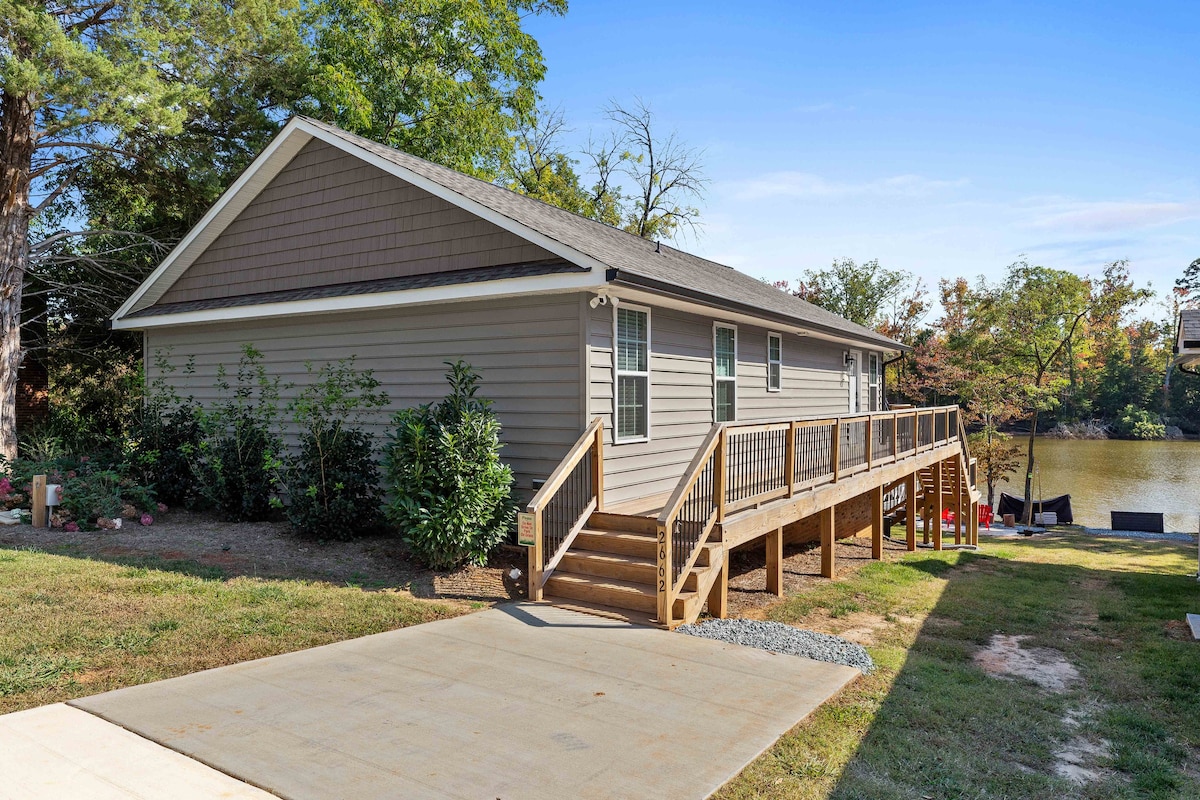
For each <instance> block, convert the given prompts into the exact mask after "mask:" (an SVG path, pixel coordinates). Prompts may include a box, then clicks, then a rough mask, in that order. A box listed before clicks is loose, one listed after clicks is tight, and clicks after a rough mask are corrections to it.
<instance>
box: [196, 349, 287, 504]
mask: <svg viewBox="0 0 1200 800" xmlns="http://www.w3.org/2000/svg"><path fill="white" fill-rule="evenodd" d="M215 387H216V389H217V393H218V396H219V397H221V398H223V399H222V400H220V401H219V402H218V403H217V404H216V405H215V406H214V407H213V408H212V409H207V410H203V411H201V412H199V414H198V417H199V425H200V428H201V431H202V432H203V436H202V438H201V440H200V442H199V444H198V445H197V446H195V447H192V448H188V450H187V453H188V456H189V459H190V462H191V468H192V472H193V476H194V478H195V486H196V489H197V492H198V493H199V494H200V496H201V497H202V498H203V499H204V501H205V502H206V503H207V505H209V506H210V507H212V508H214V509H215V510H216V511H217V512H218V513H219V514H221V515H222V516H224V517H225V518H226V519H229V520H231V521H233V522H258V521H261V520H265V519H269V518H270V517H271V516H272V515H273V514H274V509H275V507H276V505H277V502H276V500H275V490H276V487H277V483H278V480H277V476H278V472H279V469H280V467H281V466H282V461H281V459H280V456H281V453H282V452H283V442H282V440H281V439H280V436H279V433H278V422H279V390H280V380H279V378H278V377H274V378H272V377H269V376H268V375H267V371H266V368H265V367H264V366H263V363H262V353H261V352H259V351H258V350H256V349H255V348H254V346H253V345H245V346H244V347H243V348H242V357H241V359H240V360H239V361H238V368H237V374H236V376H234V378H233V380H232V382H231V381H230V378H229V375H228V374H227V372H226V370H225V366H224V365H221V366H220V367H218V368H217V381H216V384H215Z"/></svg>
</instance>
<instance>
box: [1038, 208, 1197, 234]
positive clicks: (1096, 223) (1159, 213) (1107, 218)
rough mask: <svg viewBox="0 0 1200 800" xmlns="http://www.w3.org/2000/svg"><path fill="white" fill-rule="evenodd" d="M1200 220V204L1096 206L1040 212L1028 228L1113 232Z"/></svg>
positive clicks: (1042, 210)
mask: <svg viewBox="0 0 1200 800" xmlns="http://www.w3.org/2000/svg"><path fill="white" fill-rule="evenodd" d="M1198 218H1200V203H1196V202H1189V203H1178V202H1173V203H1164V202H1093V203H1073V204H1068V205H1066V206H1065V207H1064V206H1062V205H1056V206H1050V207H1047V208H1042V209H1038V210H1037V213H1036V216H1035V217H1034V218H1033V219H1032V220H1031V221H1030V223H1029V227H1031V228H1037V229H1043V230H1063V231H1090V232H1103V233H1107V232H1112V231H1123V230H1134V229H1138V228H1153V227H1158V226H1160V225H1171V224H1173V223H1176V222H1183V221H1185V220H1192V219H1198Z"/></svg>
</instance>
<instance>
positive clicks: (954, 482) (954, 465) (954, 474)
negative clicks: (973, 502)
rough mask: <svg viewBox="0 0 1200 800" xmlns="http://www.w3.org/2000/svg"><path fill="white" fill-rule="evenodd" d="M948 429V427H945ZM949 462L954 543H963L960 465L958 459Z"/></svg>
mask: <svg viewBox="0 0 1200 800" xmlns="http://www.w3.org/2000/svg"><path fill="white" fill-rule="evenodd" d="M947 430H949V428H947ZM947 461H948V463H949V464H950V481H951V486H952V487H953V490H954V494H953V497H952V498H951V502H950V508H951V511H952V512H953V513H954V543H955V544H962V543H963V541H962V540H963V505H962V467H961V465H960V464H959V459H957V458H954V459H948V460H947Z"/></svg>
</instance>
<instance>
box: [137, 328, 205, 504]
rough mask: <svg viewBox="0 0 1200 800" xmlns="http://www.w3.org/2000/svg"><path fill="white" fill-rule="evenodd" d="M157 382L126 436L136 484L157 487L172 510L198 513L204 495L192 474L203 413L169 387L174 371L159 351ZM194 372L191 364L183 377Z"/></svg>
mask: <svg viewBox="0 0 1200 800" xmlns="http://www.w3.org/2000/svg"><path fill="white" fill-rule="evenodd" d="M154 358H155V363H156V365H157V367H158V369H157V373H158V377H156V378H155V379H154V380H153V381H152V382H150V383H149V384H148V385H147V387H146V393H145V394H146V396H145V400H144V402H143V404H142V408H141V410H140V413H139V414H138V415H137V418H136V419H135V421H134V423H133V424H132V425H131V429H130V431H129V435H128V445H127V453H128V460H129V462H130V465H131V467H132V469H133V471H134V473H135V475H136V477H137V479H138V480H139V481H140V482H142V483H144V484H148V485H151V486H153V487H154V492H155V494H156V495H157V496H158V499H159V500H161V501H162V502H164V503H166V504H167V505H169V506H182V507H184V508H199V507H201V506H203V505H204V501H203V496H202V494H201V492H200V490H199V487H198V485H197V483H196V473H195V470H193V469H192V463H191V460H192V457H193V455H194V454H195V453H197V452H198V450H199V448H200V443H201V442H202V441H203V438H204V431H203V428H202V427H201V424H200V411H199V409H198V408H197V406H196V403H195V401H194V400H193V399H192V398H191V397H188V398H186V399H185V398H182V397H180V396H179V394H178V392H176V391H175V389H174V387H173V386H172V385H171V383H170V382H169V378H170V376H171V375H172V374H174V373H175V372H176V367H175V365H174V364H173V363H171V361H170V350H167V351H162V350H159V351H156V352H155V354H154ZM194 371H195V365H194V363H193V361H192V359H189V360H188V362H187V365H186V366H185V367H184V372H185V373H191V372H194Z"/></svg>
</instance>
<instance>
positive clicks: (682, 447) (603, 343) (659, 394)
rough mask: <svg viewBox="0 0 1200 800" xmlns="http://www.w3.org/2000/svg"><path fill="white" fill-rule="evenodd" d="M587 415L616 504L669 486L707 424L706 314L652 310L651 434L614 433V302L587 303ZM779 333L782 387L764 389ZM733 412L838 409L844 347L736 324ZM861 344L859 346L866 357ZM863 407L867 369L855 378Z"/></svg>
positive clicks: (842, 398)
mask: <svg viewBox="0 0 1200 800" xmlns="http://www.w3.org/2000/svg"><path fill="white" fill-rule="evenodd" d="M585 313H587V314H588V318H587V323H588V324H587V339H588V346H587V350H588V415H587V416H588V417H592V416H597V415H599V416H602V417H604V423H605V430H606V442H605V460H604V469H605V500H606V502H608V503H619V502H622V501H625V500H633V499H637V498H639V497H647V496H650V495H654V494H659V493H661V492H668V491H670V490H672V489H673V488H674V487H675V485H676V483H677V482H678V481H679V478H680V477H681V476H682V475H683V473H684V471H685V470H686V468H687V466H688V464H689V463H690V462H691V459H692V456H693V455H694V454H695V451H696V449H697V448H698V447H699V446H700V444H701V443H702V442H703V440H704V437H705V435H706V434H707V433H708V431H709V429H710V428H711V427H712V425H713V420H714V416H713V363H712V356H713V323H714V319H713V318H711V317H703V316H698V315H694V314H688V313H684V312H680V311H675V310H672V309H664V308H654V307H652V308H651V310H650V439H649V441H645V442H626V443H622V444H616V443H615V442H614V440H613V431H614V430H615V422H616V420H615V416H614V408H613V365H612V337H613V309H612V307H611V306H601V307H599V308H597V309H594V310H591V309H586V307H585ZM768 330H772V331H774V332H776V333H781V334H782V336H783V353H782V361H783V363H782V370H781V384H782V385H781V390H780V391H778V392H769V391H767V332H768ZM737 333H738V339H737V352H738V368H737V402H738V408H737V418H738V420H742V421H745V420H755V419H771V418H778V417H793V416H805V415H810V414H831V415H832V414H845V413H846V411H847V410H848V409H849V407H850V396H849V382H848V380H847V378H846V368H845V366H844V360H843V358H844V355H843V354H844V352H845V350H846V347H844V346H842V345H839V344H834V343H831V342H826V341H822V340H819V339H813V338H808V337H801V336H797V335H795V334H793V333H787V332H784V331H780V330H778V329H774V328H766V327H758V326H753V325H745V324H738V325H737ZM866 352H867V351H864V363H865V356H866ZM860 389H861V392H862V398H863V399H862V403H863V405H862V408H864V409H865V408H867V405H866V402H867V399H866V398H867V395H866V375H865V372H864V374H863V376H862V379H861V380H860Z"/></svg>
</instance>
